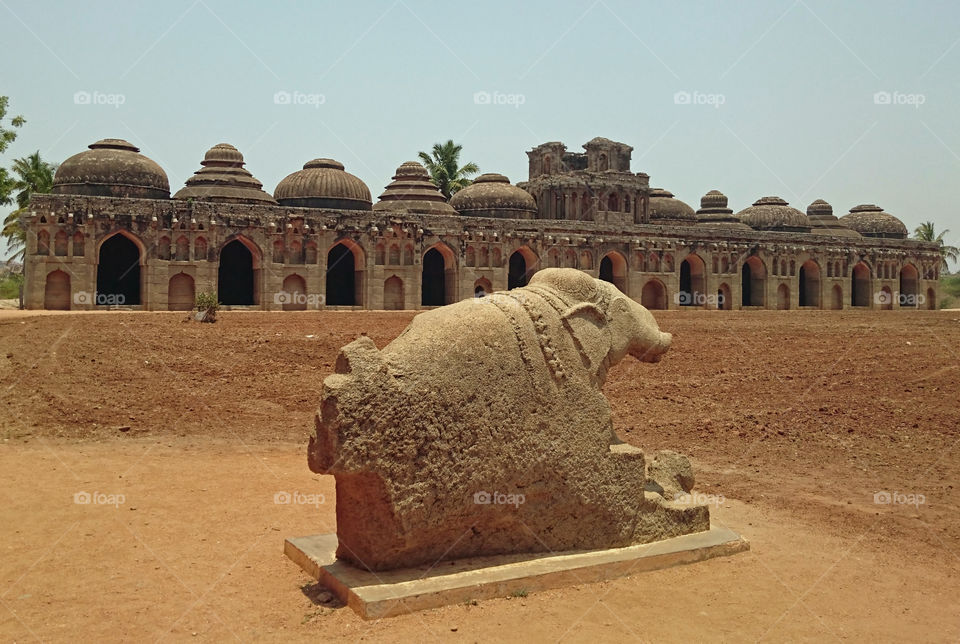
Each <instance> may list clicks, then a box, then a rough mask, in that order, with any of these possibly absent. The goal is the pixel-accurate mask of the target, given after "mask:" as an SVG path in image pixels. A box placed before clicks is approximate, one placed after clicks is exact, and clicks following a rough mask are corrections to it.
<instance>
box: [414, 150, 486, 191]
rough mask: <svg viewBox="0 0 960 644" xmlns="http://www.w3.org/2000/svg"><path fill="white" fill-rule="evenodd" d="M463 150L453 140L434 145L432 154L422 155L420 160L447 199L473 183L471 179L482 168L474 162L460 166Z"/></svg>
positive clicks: (424, 153) (422, 153) (423, 153)
mask: <svg viewBox="0 0 960 644" xmlns="http://www.w3.org/2000/svg"><path fill="white" fill-rule="evenodd" d="M462 150H463V146H462V145H457V144H456V143H454V142H453V140H452V139H451V140H449V141H447V142H446V143H434V145H433V150H432V151H431V153H430V154H427V153H426V152H421V153H420V160H421V161H423V165H424V166H425V167H426V168H427V171H428V172H429V173H430V177H431V178H432V179H433V183H434V184H436V186H437V188H439V189H440V192H442V193H443V196H444V197H446V198H447V199H449V198H450V197H451V196H453V195H454V194H455V193H457V192H458V191H460V190H463V189H464V188H466V187H467V186H469V185H470V183H471V182H472V181H471V179H470V177H471V176H473V175H475V174H477V173H478V172H480V167H479V166H478V165H477V164H476V163H473V162H470V163H467V164H465V165H463V166H460V152H461V151H462Z"/></svg>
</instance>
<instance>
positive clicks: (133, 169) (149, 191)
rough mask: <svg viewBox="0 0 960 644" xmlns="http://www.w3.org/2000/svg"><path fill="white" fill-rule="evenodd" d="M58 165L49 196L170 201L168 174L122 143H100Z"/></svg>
mask: <svg viewBox="0 0 960 644" xmlns="http://www.w3.org/2000/svg"><path fill="white" fill-rule="evenodd" d="M87 147H89V148H90V149H89V150H84V151H83V152H80V153H79V154H74V155H73V156H72V157H70V158H69V159H67V160H66V161H64V162H63V163H61V164H60V167H58V168H57V173H56V174H55V175H54V177H53V188H52V190H51V192H53V194H57V195H87V196H92V197H135V198H141V199H169V198H170V182H169V181H167V173H166V172H164V171H163V168H161V167H160V166H159V165H157V163H156V162H155V161H153V160H152V159H148V158H147V157H145V156H143V155H142V154H140V148H138V147H136V146H135V145H133V144H132V143H129V142H128V141H124V140H123V139H101V140H99V141H97V142H96V143H91V144H90V145H89V146H87Z"/></svg>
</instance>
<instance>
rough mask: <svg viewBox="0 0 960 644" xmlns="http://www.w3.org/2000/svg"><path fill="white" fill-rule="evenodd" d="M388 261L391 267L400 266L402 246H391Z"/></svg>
mask: <svg viewBox="0 0 960 644" xmlns="http://www.w3.org/2000/svg"><path fill="white" fill-rule="evenodd" d="M388 261H389V262H390V265H391V266H399V265H400V246H398V245H397V244H392V245H391V246H390V255H389V257H388Z"/></svg>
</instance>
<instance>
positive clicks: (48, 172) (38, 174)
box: [2, 150, 57, 259]
mask: <svg viewBox="0 0 960 644" xmlns="http://www.w3.org/2000/svg"><path fill="white" fill-rule="evenodd" d="M56 171H57V166H56V165H55V164H52V163H47V162H46V161H44V160H43V159H41V158H40V151H39V150H38V151H36V152H34V153H33V154H31V155H30V156H28V157H23V158H21V159H14V161H13V174H14V175H15V176H14V178H13V180H12V190H11V192H15V193H16V203H17V209H16V210H14V211H13V212H11V213H10V214H9V215H7V216H6V217H5V218H4V220H3V232H2V234H3V236H4V237H6V238H7V247H8V248H9V249H10V250H11V251H13V253H12V254H11V255H10V259H19V258H21V257H22V256H23V252H24V249H25V247H26V242H27V231H26V229H25V228H24V227H23V224H22V222H21V221H20V216H21V215H23V214H24V213H25V212H26V211H27V208H28V207H29V205H30V195H32V194H35V193H36V194H45V193H48V192H50V190H52V189H53V175H54V174H55V173H56Z"/></svg>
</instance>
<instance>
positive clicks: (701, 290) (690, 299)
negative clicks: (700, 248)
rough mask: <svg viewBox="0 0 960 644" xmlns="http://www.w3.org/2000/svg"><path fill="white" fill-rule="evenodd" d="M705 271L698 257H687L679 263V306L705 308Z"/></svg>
mask: <svg viewBox="0 0 960 644" xmlns="http://www.w3.org/2000/svg"><path fill="white" fill-rule="evenodd" d="M705 270H706V265H705V264H704V263H703V259H702V258H701V257H700V256H699V255H687V257H686V258H684V260H683V261H682V262H680V292H679V293H677V304H679V305H680V306H700V307H703V306H706V304H707V297H706V285H705V284H704V272H705Z"/></svg>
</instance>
